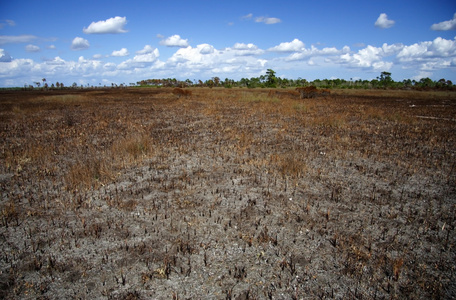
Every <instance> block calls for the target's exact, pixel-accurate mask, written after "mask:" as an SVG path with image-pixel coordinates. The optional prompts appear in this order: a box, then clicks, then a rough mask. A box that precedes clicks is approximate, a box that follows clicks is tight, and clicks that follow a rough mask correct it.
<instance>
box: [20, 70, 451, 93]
mask: <svg viewBox="0 0 456 300" xmlns="http://www.w3.org/2000/svg"><path fill="white" fill-rule="evenodd" d="M41 81H42V82H43V85H41V82H39V81H37V82H34V84H35V85H36V88H41V89H46V90H47V89H52V90H53V89H76V88H77V89H82V88H84V89H86V88H108V87H111V88H125V87H127V86H131V87H181V88H184V87H209V88H214V87H224V88H232V87H240V88H294V87H307V86H315V87H317V88H325V89H417V90H432V89H436V90H456V85H454V84H453V82H451V80H445V79H444V78H442V79H440V80H437V81H434V80H432V79H430V78H429V77H426V78H422V79H420V80H411V79H404V80H402V81H394V80H393V79H392V77H391V73H390V72H381V74H380V76H378V77H377V78H375V79H372V80H362V79H357V80H352V79H350V80H345V79H315V80H312V81H308V80H306V79H303V78H298V79H287V78H281V77H277V76H276V72H275V71H274V70H272V69H268V70H267V71H266V74H264V75H261V76H259V77H251V78H241V79H240V80H233V79H229V78H225V80H221V79H220V78H219V77H212V78H210V79H208V80H205V81H202V80H196V79H194V80H190V79H186V80H178V79H176V78H162V79H145V80H140V81H138V82H136V83H129V84H128V85H127V84H126V83H121V84H115V83H112V84H111V85H110V86H106V85H104V86H101V83H100V84H99V86H98V87H97V86H95V87H94V86H90V85H89V84H87V85H86V86H84V85H78V84H76V83H73V84H72V85H71V86H68V87H67V86H64V84H63V83H59V82H56V83H55V84H54V83H52V84H48V82H47V81H46V79H45V78H43V79H42V80H41ZM24 88H25V89H33V88H34V86H33V85H27V84H26V85H24Z"/></svg>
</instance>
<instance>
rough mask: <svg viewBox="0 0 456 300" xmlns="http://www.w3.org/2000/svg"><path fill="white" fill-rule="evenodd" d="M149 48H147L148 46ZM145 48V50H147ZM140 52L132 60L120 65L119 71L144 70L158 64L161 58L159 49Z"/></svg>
mask: <svg viewBox="0 0 456 300" xmlns="http://www.w3.org/2000/svg"><path fill="white" fill-rule="evenodd" d="M146 47H147V46H146ZM146 47H145V48H146ZM138 52H140V54H137V55H135V57H133V58H132V59H128V60H126V61H124V62H122V63H120V64H119V65H118V66H117V68H118V69H119V70H132V69H137V68H139V69H142V68H146V67H148V66H150V65H151V64H153V63H155V62H157V60H158V57H159V56H160V52H159V51H158V49H156V48H155V49H154V50H152V51H149V52H144V49H143V50H141V51H138Z"/></svg>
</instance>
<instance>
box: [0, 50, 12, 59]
mask: <svg viewBox="0 0 456 300" xmlns="http://www.w3.org/2000/svg"><path fill="white" fill-rule="evenodd" d="M0 62H11V56H10V55H9V53H8V52H6V51H5V50H4V49H0Z"/></svg>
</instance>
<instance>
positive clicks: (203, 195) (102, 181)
mask: <svg viewBox="0 0 456 300" xmlns="http://www.w3.org/2000/svg"><path fill="white" fill-rule="evenodd" d="M178 96H179V95H176V94H175V93H173V90H172V89H165V88H156V89H123V90H120V89H118V90H116V89H111V90H92V91H46V92H44V91H43V92H40V91H35V92H32V91H23V92H8V91H3V92H1V94H0V134H1V144H0V147H1V152H0V155H1V156H0V195H1V198H0V209H1V218H0V220H1V224H0V241H1V243H0V245H1V246H0V298H7V299H16V298H21V299H24V298H26V299H27V298H29V299H35V298H42V299H63V298H67V299H68V298H82V299H125V298H127V299H152V298H153V299H170V298H173V299H190V298H192V299H198V298H199V299H201V298H209V299H302V298H303V299H316V298H317V299H318V298H335V299H391V298H397V299H403V298H413V299H433V298H434V299H440V298H446V299H450V298H455V297H456V265H455V263H454V262H455V261H456V252H455V243H456V231H455V226H456V220H455V218H456V165H455V162H456V134H455V132H456V119H455V118H456V117H455V116H456V95H455V94H454V93H444V92H439V93H437V92H412V91H366V92H361V93H360V92H351V93H348V91H345V92H343V91H332V94H331V95H328V96H325V97H317V98H311V99H302V100H301V99H299V98H300V97H299V95H298V96H297V95H296V94H295V93H294V92H286V91H279V92H275V93H268V91H267V90H261V89H255V90H247V89H193V90H192V93H187V94H186V95H185V97H178Z"/></svg>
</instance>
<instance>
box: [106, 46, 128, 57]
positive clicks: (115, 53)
mask: <svg viewBox="0 0 456 300" xmlns="http://www.w3.org/2000/svg"><path fill="white" fill-rule="evenodd" d="M128 55H130V53H129V52H128V50H127V48H122V49H120V50H116V51H112V53H111V56H128Z"/></svg>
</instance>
